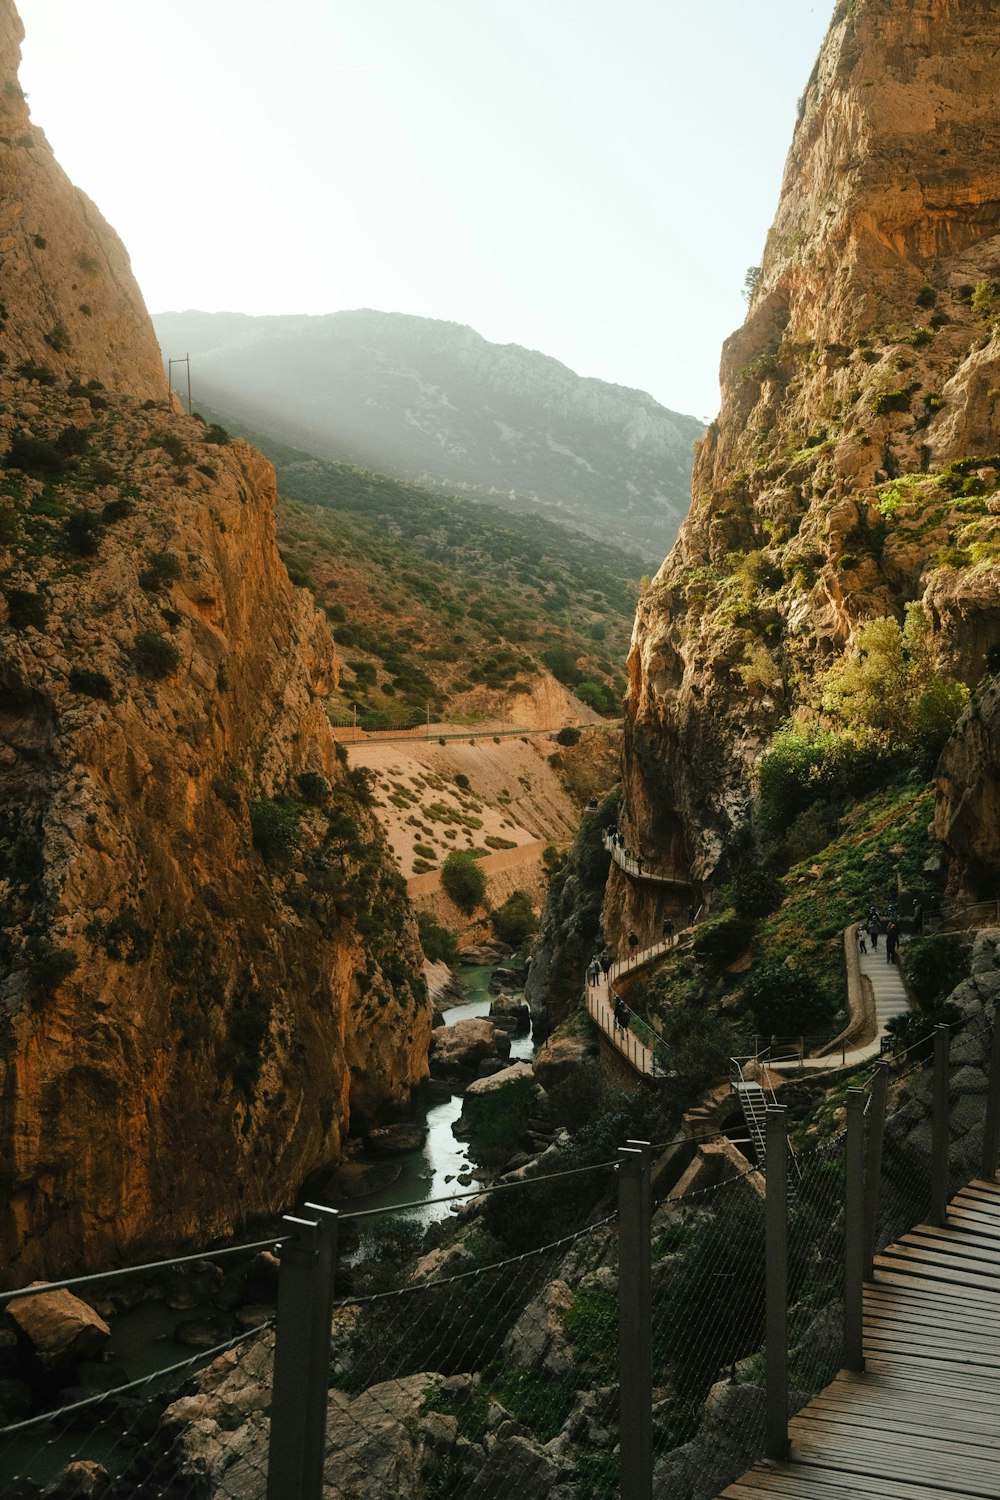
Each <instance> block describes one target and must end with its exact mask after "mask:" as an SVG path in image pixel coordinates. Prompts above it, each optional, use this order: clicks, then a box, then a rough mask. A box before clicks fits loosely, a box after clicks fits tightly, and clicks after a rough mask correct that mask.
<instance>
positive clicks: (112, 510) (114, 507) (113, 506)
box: [101, 495, 135, 522]
mask: <svg viewBox="0 0 1000 1500" xmlns="http://www.w3.org/2000/svg"><path fill="white" fill-rule="evenodd" d="M134 510H135V506H134V505H133V503H132V501H131V500H129V499H128V498H127V497H126V496H124V495H119V496H118V498H117V499H115V500H109V501H108V502H107V504H106V505H105V507H104V509H103V510H102V512H101V515H102V516H103V518H104V520H105V521H108V522H111V521H124V520H125V518H126V516H130V515H131V514H132V512H133V511H134Z"/></svg>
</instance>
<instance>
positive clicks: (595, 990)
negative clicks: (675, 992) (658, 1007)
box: [586, 936, 679, 1078]
mask: <svg viewBox="0 0 1000 1500" xmlns="http://www.w3.org/2000/svg"><path fill="white" fill-rule="evenodd" d="M678 941H679V939H678V938H677V937H676V936H674V937H672V938H665V939H664V940H663V941H662V942H659V943H654V944H653V945H652V947H650V948H641V949H639V950H638V951H637V952H636V953H635V955H634V956H633V957H631V958H627V959H617V960H616V961H615V962H614V963H613V964H612V965H611V968H610V969H609V971H608V973H607V974H604V973H603V972H602V973H601V974H599V975H598V977H597V979H596V980H593V981H592V980H591V979H590V978H589V977H588V980H587V990H586V1001H587V1012H588V1014H589V1015H590V1018H591V1020H592V1021H594V1022H595V1023H596V1024H597V1025H598V1026H599V1027H600V1029H601V1031H602V1032H603V1033H604V1035H605V1036H606V1037H607V1039H608V1041H609V1042H610V1043H611V1045H612V1046H613V1047H615V1048H616V1049H617V1051H619V1052H620V1053H621V1055H622V1056H623V1057H624V1058H626V1059H627V1061H628V1062H630V1063H631V1064H632V1066H633V1068H634V1069H635V1070H636V1072H637V1073H641V1074H642V1075H643V1076H644V1077H646V1078H653V1077H655V1076H657V1072H658V1069H657V1065H656V1058H655V1055H654V1052H653V1049H652V1048H651V1047H647V1046H646V1045H645V1044H644V1043H643V1042H641V1041H640V1040H639V1038H638V1037H637V1036H636V1035H635V1033H634V1031H632V1029H631V1027H629V1028H628V1029H623V1028H622V1027H620V1026H619V1025H618V1024H617V1023H616V1021H615V1010H614V1005H615V996H614V990H613V981H614V980H615V979H617V978H618V977H619V976H620V975H621V974H631V973H633V972H634V971H635V970H636V969H641V968H642V966H643V964H648V963H651V962H652V961H653V959H654V958H659V957H661V955H662V954H664V953H666V952H667V951H668V950H669V949H670V948H672V947H673V946H674V945H675V944H676V943H677V942H678ZM629 1015H630V1016H631V1015H632V1012H631V1011H629Z"/></svg>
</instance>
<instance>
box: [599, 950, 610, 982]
mask: <svg viewBox="0 0 1000 1500" xmlns="http://www.w3.org/2000/svg"><path fill="white" fill-rule="evenodd" d="M601 972H602V973H603V975H604V977H605V979H607V977H608V975H609V974H610V973H611V954H610V953H609V952H608V950H607V948H605V950H604V952H603V953H602V955H601Z"/></svg>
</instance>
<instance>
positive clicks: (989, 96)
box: [607, 0, 1000, 932]
mask: <svg viewBox="0 0 1000 1500" xmlns="http://www.w3.org/2000/svg"><path fill="white" fill-rule="evenodd" d="M998 88H1000V14H998V12H997V10H996V7H995V6H993V5H992V4H990V3H988V0H841V3H840V4H838V5H837V7H836V10H835V12H834V16H833V21H832V24H831V28H830V31H829V34H828V36H827V38H826V41H825V42H824V45H823V47H822V49H821V52H820V55H819V58H818V60H817V63H816V66H815V68H814V69H813V72H812V74H811V76H810V78H809V81H808V84H807V87H806V90H805V93H804V94H803V96H802V99H801V100H800V103H799V117H798V122H797V125H796V128H795V134H794V139H793V143H792V147H791V151H790V154H789V157H788V162H787V166H786V169H785V176H784V182H783V187H782V193H781V200H780V203H779V207H778V211H777V215H776V218H775V222H774V225H773V227H772V229H771V231H770V233H769V235H768V238H767V244H766V246H765V249H764V254H763V258H762V263H761V266H760V267H759V268H758V269H756V271H755V272H754V273H752V274H751V278H750V279H751V282H752V283H753V290H752V295H751V298H750V303H749V308H748V312H747V317H746V321H745V323H744V324H743V327H742V328H740V329H739V330H738V331H737V332H736V333H734V334H733V335H732V337H731V338H730V339H729V340H728V342H727V343H726V346H725V349H724V352H723V358H722V368H721V384H722V404H721V410H720V413H719V417H718V420H717V421H716V422H714V423H713V424H712V426H711V427H710V429H709V431H708V433H707V435H706V437H705V439H704V440H703V442H702V444H701V447H700V450H699V453H698V457H697V461H696V465H695V472H694V478H693V490H692V493H693V498H692V503H691V510H690V513H689V515H688V518H687V520H686V521H685V523H684V526H683V528H682V530H681V533H680V536H679V539H678V542H677V544H676V546H675V547H674V550H673V551H672V553H671V555H670V557H669V558H668V559H667V561H666V562H665V563H664V565H663V567H662V568H661V570H660V572H659V573H658V574H657V576H656V578H655V579H654V580H653V582H652V584H651V586H650V587H649V589H648V590H647V591H646V593H645V594H644V595H643V597H642V599H641V601H640V604H639V608H638V613H637V617H636V623H635V630H634V634H633V641H632V649H631V653H630V657H629V690H628V698H627V723H626V751H625V804H624V814H623V822H624V831H625V836H626V839H627V841H628V842H629V843H630V844H631V846H632V847H633V848H636V849H638V850H640V851H641V852H642V853H644V854H645V856H646V857H647V858H648V859H649V860H650V862H651V863H654V864H655V863H666V864H671V865H674V866H685V867H686V868H688V869H689V870H690V871H691V874H692V880H693V882H694V883H695V886H696V887H701V888H705V887H706V885H707V883H709V882H711V881H712V879H713V877H715V876H716V875H717V874H721V873H723V871H724V864H725V850H726V843H727V839H728V837H729V834H730V833H731V831H732V829H733V827H734V825H736V824H737V823H738V822H739V821H740V820H741V819H742V818H743V816H744V815H745V812H746V808H747V803H748V797H749V790H750V774H751V771H752V768H753V765H754V763H755V761H756V759H757V758H758V757H759V754H760V752H761V750H762V748H763V747H764V746H765V745H766V743H767V740H768V738H769V736H770V735H771V733H772V732H773V730H774V729H775V728H776V726H777V725H778V724H779V723H780V722H781V721H782V720H783V719H784V718H786V717H787V715H788V713H789V711H790V709H791V708H792V706H793V705H794V704H795V703H796V702H797V701H798V700H799V699H800V697H801V696H802V689H803V685H804V684H806V683H808V682H809V681H810V680H811V679H812V678H813V677H814V676H815V674H816V673H817V671H818V670H820V669H822V668H823V667H825V666H826V665H828V664H829V663H830V661H831V659H832V657H833V656H834V654H835V653H837V652H839V651H841V650H842V649H843V648H844V647H845V645H847V644H848V643H849V642H850V641H851V640H852V637H853V636H854V634H855V632H856V631H857V628H858V626H859V625H860V624H861V623H863V622H864V621H866V620H868V619H870V618H873V617H875V616H879V615H885V614H892V615H895V616H896V617H897V618H901V617H902V613H903V609H904V607H905V605H906V604H907V603H908V602H911V601H916V600H920V601H923V603H924V605H925V606H926V609H927V612H928V616H929V619H930V622H931V625H932V628H933V642H934V650H935V653H936V658H937V661H938V663H939V664H940V666H941V668H942V669H944V670H947V671H948V672H951V673H953V674H955V675H958V676H961V677H962V678H964V680H965V681H966V682H968V683H969V684H970V685H971V686H974V685H976V684H977V683H978V682H979V680H980V679H981V677H982V676H983V674H984V672H985V671H987V670H988V669H992V668H993V667H994V666H995V664H996V657H995V651H996V648H997V646H998V644H1000V588H998V584H1000V563H998V559H1000V514H998V513H1000V495H998V493H997V486H998V469H1000V451H998V450H1000V337H998V334H997V324H998V321H1000V111H998V109H997V103H996V101H997V97H998ZM953 854H954V857H955V858H959V859H960V858H961V851H960V850H959V849H957V848H956V849H955V850H954V851H953ZM627 884H628V883H627V882H626V881H625V880H624V879H623V878H622V877H621V876H620V875H618V874H617V873H616V872H615V871H614V869H613V871H612V881H611V886H610V888H609V897H608V903H607V917H608V921H609V924H610V926H611V928H612V929H613V930H618V931H619V932H620V931H621V930H622V929H623V928H624V927H625V926H626V925H629V924H631V923H632V922H633V921H634V922H641V920H642V919H643V917H644V916H648V913H644V910H643V909H642V908H641V907H640V906H639V905H638V904H637V897H636V896H635V894H634V893H633V892H632V891H631V890H629V889H628V888H627Z"/></svg>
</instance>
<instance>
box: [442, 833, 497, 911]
mask: <svg viewBox="0 0 1000 1500" xmlns="http://www.w3.org/2000/svg"><path fill="white" fill-rule="evenodd" d="M441 884H442V885H443V886H444V889H445V891H446V892H447V894H448V895H449V896H450V897H451V899H452V901H454V903H455V905H456V906H457V907H458V909H459V911H463V912H464V913H465V915H466V916H467V917H471V915H472V913H473V912H474V911H475V910H476V907H477V906H481V905H482V904H483V900H484V899H485V896H486V876H485V874H484V873H483V870H482V868H481V866H480V865H479V864H478V862H477V861H476V860H475V859H473V857H472V856H471V855H470V854H467V853H465V852H463V851H461V850H458V849H453V850H452V852H451V853H450V854H449V855H448V858H447V859H446V860H445V862H444V864H443V865H442V866H441Z"/></svg>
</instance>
